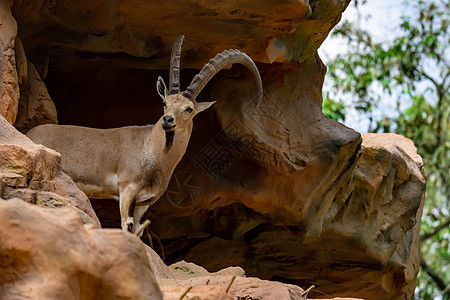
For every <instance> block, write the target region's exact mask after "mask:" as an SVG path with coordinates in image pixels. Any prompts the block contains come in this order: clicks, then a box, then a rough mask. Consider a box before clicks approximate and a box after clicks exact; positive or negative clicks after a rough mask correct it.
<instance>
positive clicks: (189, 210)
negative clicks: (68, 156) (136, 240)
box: [0, 0, 425, 299]
mask: <svg viewBox="0 0 450 300" xmlns="http://www.w3.org/2000/svg"><path fill="white" fill-rule="evenodd" d="M348 3H349V1H337V0H336V1H335V0H324V1H313V0H311V1H307V0H301V1H266V0H264V1H253V0H249V1H236V0H233V1H226V3H225V2H224V3H222V2H220V3H219V2H211V1H199V0H189V1H165V2H163V3H162V2H160V1H158V2H157V1H140V0H138V1H127V0H119V1H106V2H105V1H95V0H94V1H74V0H62V1H56V2H55V1H53V2H52V1H22V0H17V1H14V4H13V6H12V11H13V14H14V16H15V18H16V19H17V21H18V30H19V36H20V39H21V40H22V41H23V45H24V48H25V50H26V53H27V58H28V59H29V60H30V62H32V64H33V65H34V66H35V67H36V70H37V73H39V77H40V78H45V77H47V78H46V82H47V84H48V85H47V88H48V91H49V93H50V95H51V97H52V99H53V100H54V101H55V104H56V107H57V109H58V118H59V121H60V123H62V124H76V125H85V126H91V127H103V128H105V127H116V126H123V125H140V124H148V123H152V122H155V121H156V120H157V119H158V118H159V117H160V116H161V115H162V107H161V103H160V100H159V97H158V95H157V93H156V91H155V89H154V82H155V81H156V78H157V76H159V75H162V76H164V78H167V74H168V73H167V71H166V70H167V67H168V63H169V55H170V47H171V44H172V41H173V38H174V37H175V36H176V35H178V34H184V35H185V36H186V39H185V41H186V42H185V45H184V46H183V55H182V67H183V69H182V70H181V74H182V75H181V85H182V86H186V85H187V84H188V83H189V82H190V80H191V78H192V77H193V76H194V75H195V74H196V73H197V72H198V70H195V69H199V68H200V67H202V66H203V64H204V63H206V62H207V60H208V58H209V57H212V56H214V55H215V54H216V53H217V52H219V51H222V50H224V49H227V48H238V49H240V50H243V51H245V52H247V53H248V54H249V55H250V56H251V57H252V58H253V59H254V60H255V61H256V62H257V64H258V68H259V70H260V72H261V76H262V79H263V85H264V97H263V99H262V101H261V102H256V101H255V99H256V97H255V96H256V95H255V84H254V82H253V79H252V78H251V77H250V74H248V72H247V71H246V70H245V69H243V68H240V67H239V66H233V67H232V68H231V69H229V70H225V71H222V72H221V73H220V74H219V75H218V76H217V77H215V79H214V80H213V81H211V82H210V83H209V84H208V87H207V88H206V89H205V90H204V92H203V93H202V94H201V95H200V97H199V100H200V101H213V100H218V101H217V103H216V104H215V105H214V110H210V111H208V112H205V113H204V114H203V115H199V116H198V117H196V120H195V127H194V131H193V134H192V138H191V141H190V145H189V147H188V150H187V152H186V154H185V156H184V159H183V160H182V161H181V162H180V164H179V165H178V167H177V168H176V170H175V172H174V175H173V177H172V180H171V182H170V184H169V187H168V189H167V192H166V193H165V195H164V196H163V197H162V199H160V201H159V202H158V203H157V204H156V205H155V206H153V207H152V208H151V211H150V212H149V214H148V216H149V217H150V218H151V220H152V226H151V229H152V231H153V232H155V233H156V234H157V235H158V236H159V238H160V239H161V242H162V245H163V247H164V250H165V254H166V261H168V262H170V263H172V262H177V261H179V260H182V259H185V260H187V261H192V262H195V263H197V264H199V265H201V266H204V267H205V268H206V269H208V270H209V271H219V270H221V269H223V268H225V267H229V266H240V267H242V268H243V269H244V270H245V272H246V274H247V275H249V276H257V277H260V278H261V279H262V280H268V279H272V280H277V281H283V282H285V283H286V285H283V284H281V283H273V285H272V283H270V284H269V283H267V282H263V281H260V280H259V279H254V281H253V282H252V283H251V285H253V284H254V285H256V286H270V287H273V289H278V287H280V288H281V289H282V290H283V292H281V291H280V293H286V295H287V294H289V295H290V297H297V296H298V294H299V291H300V290H301V288H304V289H306V288H308V287H309V286H311V285H312V284H314V285H315V286H316V288H315V289H313V290H312V291H311V293H310V294H309V296H311V297H315V298H321V297H323V294H324V293H325V294H327V295H329V296H331V297H338V296H351V297H357V298H364V299H399V298H406V299H409V298H411V297H412V292H413V287H414V281H415V276H416V274H417V271H418V261H419V260H418V251H419V248H418V237H419V236H418V234H419V232H418V230H419V225H418V224H419V223H420V222H419V220H420V217H421V201H423V194H424V188H425V179H424V176H423V174H422V171H421V168H422V165H421V160H420V157H418V156H417V154H416V153H415V148H414V146H413V145H412V143H411V142H410V141H408V140H406V139H404V138H402V137H399V136H396V135H365V136H363V138H361V135H360V134H359V133H357V132H355V131H354V130H352V129H350V128H347V127H345V126H344V125H342V124H340V123H338V122H335V121H332V120H330V119H328V118H326V117H325V116H324V115H323V113H322V111H321V104H322V83H323V77H324V75H325V71H326V68H325V66H324V65H323V63H322V62H321V60H320V58H319V57H318V56H317V52H316V50H317V48H318V46H319V45H320V43H321V42H322V41H323V39H324V38H325V36H326V35H327V34H328V32H329V30H330V29H331V28H332V27H333V26H334V25H335V24H336V23H337V22H338V21H339V19H340V15H341V13H342V11H343V10H344V9H345V7H346V6H347V5H348ZM11 36H15V35H14V34H12V35H11ZM16 48H17V49H19V47H16ZM17 53H20V51H18V52H17ZM16 59H17V60H18V61H20V63H18V66H17V68H18V73H19V78H18V79H16V81H17V80H19V81H20V80H22V79H23V80H25V78H31V77H30V73H32V72H34V71H33V70H32V68H29V67H27V68H24V67H23V66H24V64H23V59H20V58H17V57H16ZM27 65H28V63H27ZM191 68H193V69H191ZM25 69H26V72H25V71H24V70H25ZM25 73H27V76H24V75H23V74H25ZM47 73H48V76H47ZM33 74H35V73H33ZM35 75H36V74H35ZM33 76H34V75H33ZM39 77H38V76H37V75H36V76H34V77H33V78H39ZM13 81H14V80H13ZM35 82H36V84H35V85H34V86H36V87H38V88H37V89H36V90H39V87H42V85H41V83H39V80H38V79H36V80H35ZM24 88H25V85H24V84H23V85H21V89H22V90H23V92H24V95H26V90H25V89H24ZM22 90H21V91H22ZM43 98H45V99H49V98H48V97H47V96H45V97H43ZM34 103H39V102H34ZM41 103H42V102H41ZM34 107H38V108H37V109H36V110H37V111H42V106H40V104H39V105H36V106H34ZM75 108H76V109H75ZM7 110H8V111H13V110H11V109H10V108H8V109H7ZM12 115H14V112H13V113H12ZM23 115H24V116H25V115H26V114H25V113H24V114H23ZM42 115H45V113H41V115H40V116H42ZM25 119H26V120H31V121H29V123H28V124H30V126H31V125H32V124H34V123H35V122H34V121H33V117H26V118H25ZM37 119H39V118H37ZM41 119H42V118H41ZM21 122H22V121H21ZM24 123H25V122H24ZM25 127H26V126H25ZM0 134H1V133H0ZM10 139H11V137H7V138H5V139H4V140H10ZM13 140H14V139H13ZM27 143H28V142H27ZM27 143H25V142H24V141H23V140H21V139H20V138H17V142H16V140H14V142H13V143H12V144H14V147H16V148H17V147H19V146H20V147H22V146H21V145H22V144H24V145H25V144H26V145H28V144H27ZM4 144H6V142H4ZM10 144H11V143H10ZM8 147H9V148H7V149H8V151H10V150H9V149H11V146H9V145H8ZM27 147H32V148H33V147H36V146H29V145H28V146H27ZM16 148H14V149H15V150H14V151H19V150H17V149H16ZM27 149H28V148H27ZM33 149H34V148H33ZM39 149H42V148H39ZM45 151H47V150H45ZM45 151H44V152H43V153H45V155H46V158H45V159H44V158H43V159H42V160H45V161H51V160H55V163H52V164H42V165H43V166H44V167H42V169H43V171H42V172H43V174H47V175H45V176H47V177H48V178H59V177H58V175H57V174H61V173H60V171H59V169H58V168H59V167H58V166H59V165H58V163H57V162H56V161H57V160H58V158H57V155H56V154H55V153H53V152H51V151H49V152H45ZM4 153H7V150H5V152H4ZM20 153H22V152H20ZM41 155H44V154H41ZM55 155H56V156H55ZM0 157H1V156H0ZM24 157H25V158H20V159H18V160H17V161H16V162H15V164H16V165H17V164H19V162H20V161H22V159H24V160H25V159H30V158H26V157H28V156H27V155H24ZM32 157H34V156H32ZM5 161H6V160H5ZM32 161H33V160H32ZM0 165H1V164H0ZM5 165H6V163H5ZM38 165H40V164H37V163H33V164H28V163H26V164H24V165H23V166H22V168H23V169H24V170H25V169H26V170H28V171H26V172H22V173H23V174H22V173H20V174H17V172H16V173H15V172H13V171H12V169H11V168H6V170H7V172H6V171H5V173H8V174H10V173H15V174H12V175H8V176H9V177H8V178H7V180H6V181H7V182H9V183H8V184H6V185H5V184H4V185H3V186H4V187H5V186H6V188H4V189H3V190H4V191H7V193H8V195H9V196H8V197H12V196H17V195H15V194H14V195H13V194H11V193H12V191H13V189H12V187H14V191H18V190H20V189H26V187H25V186H23V187H22V186H21V185H23V184H24V182H25V183H26V184H29V182H28V181H27V180H25V179H24V178H31V181H30V182H33V179H32V178H33V176H37V175H29V174H38V173H40V172H41V171H38V172H34V171H31V169H32V167H30V166H38ZM27 168H28V169H27ZM33 168H34V167H33ZM47 168H50V169H51V170H53V169H54V171H47ZM33 170H34V169H33ZM27 174H28V175H27ZM27 176H28V177H27ZM43 176H44V175H43ZM61 176H63V175H61ZM47 177H46V179H45V182H47V181H52V180H53V181H55V179H47ZM5 178H6V177H5ZM41 181H42V180H41ZM27 187H28V186H27ZM44 190H45V191H48V189H44ZM58 190H59V189H53V190H51V191H52V192H55V193H56V192H58ZM65 190H67V187H65ZM15 193H17V192H15ZM3 194H4V192H3ZM69 198H70V197H69ZM74 198H78V199H82V197H81V198H79V197H78V196H77V197H73V198H71V199H74ZM83 199H84V200H83V201H86V202H83V201H82V202H83V203H85V204H82V205H81V204H79V203H78V204H76V205H73V206H74V207H79V206H80V205H81V206H83V208H80V209H79V210H81V211H83V212H85V213H86V215H88V216H90V217H91V218H94V217H95V215H94V214H92V213H91V212H90V211H89V208H87V204H86V203H87V199H86V198H83ZM74 201H75V200H74ZM77 201H78V200H77ZM75 202H76V201H75ZM46 203H48V201H47V202H46ZM102 203H106V201H103V202H102ZM77 205H78V206H77ZM97 207H98V211H99V214H100V218H101V219H102V221H105V220H108V221H110V222H111V225H113V223H114V220H113V218H112V217H111V216H112V215H114V213H111V209H112V210H113V212H114V210H115V214H116V215H117V202H112V203H111V204H108V205H107V207H101V205H100V206H97ZM105 208H109V211H108V210H105ZM81 215H83V214H81ZM104 216H106V217H104ZM108 225H109V224H108ZM157 250H158V251H161V250H162V249H159V248H157ZM155 264H156V265H161V266H162V267H161V270H160V271H157V273H158V272H160V274H166V275H167V274H169V275H170V274H172V271H170V269H169V271H167V269H166V267H165V266H163V265H164V264H163V263H162V262H159V263H158V262H155ZM167 272H168V273H167ZM169 275H167V276H169ZM161 276H162V277H160V276H158V277H160V278H165V279H167V280H170V278H171V276H173V274H172V275H170V276H169V277H167V276H166V277H167V278H166V277H164V275H161ZM205 276H206V277H207V276H212V275H210V274H204V275H201V276H197V277H195V278H188V279H186V278H185V279H183V281H184V280H187V281H186V282H185V284H182V285H181V288H180V286H174V285H172V284H167V285H164V284H163V285H162V290H163V292H164V293H165V295H167V297H169V298H170V297H177V295H178V297H179V296H180V292H181V293H182V292H184V291H186V290H185V289H184V288H185V287H186V289H187V288H188V287H189V286H190V285H192V286H193V288H192V290H191V292H192V293H193V294H192V295H194V294H195V295H201V294H202V293H204V294H203V295H204V297H205V299H208V297H210V296H209V294H207V293H206V292H207V291H213V292H211V293H212V294H215V295H216V297H218V298H220V297H222V298H223V299H227V297H229V296H230V294H227V293H226V292H225V291H224V290H223V286H224V285H226V284H227V281H228V282H229V279H230V277H229V276H228V277H226V276H218V277H217V278H216V279H214V280H217V284H216V285H215V287H211V288H207V286H206V280H205V279H206V277H205ZM231 276H233V275H231ZM213 277H214V276H213ZM219 277H220V278H219ZM196 278H201V279H196ZM203 280H204V281H203ZM211 280H212V279H210V281H211ZM252 280H253V279H252ZM241 281H242V284H243V287H242V289H241V290H240V292H239V293H235V294H233V295H234V296H236V297H237V296H239V297H244V296H246V295H245V293H246V292H242V291H246V287H245V284H247V283H245V282H246V281H245V280H244V279H243V278H242V277H238V279H237V282H236V284H237V283H239V284H237V285H236V287H238V286H240V284H241ZM200 282H202V283H200ZM160 283H161V279H160ZM287 283H290V284H295V285H296V286H297V287H292V286H288V285H287ZM233 286H234V283H233V285H232V287H233ZM205 289H206V290H205ZM230 291H232V290H230ZM292 291H294V292H292ZM241 292H242V293H241ZM270 292H271V290H268V291H267V293H266V292H264V293H266V294H264V295H266V296H264V297H269V296H267V295H272V294H270ZM255 295H256V294H255ZM258 295H259V294H258ZM292 295H294V296H292ZM260 296H261V297H262V295H260ZM211 297H212V296H211ZM255 297H256V296H255ZM293 299H295V298H293Z"/></svg>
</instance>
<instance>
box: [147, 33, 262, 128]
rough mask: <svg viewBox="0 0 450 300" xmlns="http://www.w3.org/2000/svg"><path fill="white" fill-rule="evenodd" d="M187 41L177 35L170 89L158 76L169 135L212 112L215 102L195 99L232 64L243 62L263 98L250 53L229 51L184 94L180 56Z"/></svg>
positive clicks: (208, 64) (173, 48)
mask: <svg viewBox="0 0 450 300" xmlns="http://www.w3.org/2000/svg"><path fill="white" fill-rule="evenodd" d="M183 39H184V36H183V35H180V36H177V37H176V39H175V42H174V44H173V47H172V53H171V57H170V75H169V76H170V77H169V88H168V89H167V87H166V85H165V83H164V80H163V79H162V78H161V77H158V81H157V82H156V89H157V91H158V94H159V96H160V97H161V98H162V99H163V102H164V116H163V118H162V126H163V129H164V130H165V131H166V132H171V131H173V130H175V129H176V128H178V129H184V128H185V127H186V126H187V124H189V122H190V121H191V120H192V118H193V117H194V116H195V115H196V114H198V113H199V112H202V111H204V110H206V109H208V108H209V107H210V106H211V105H213V104H214V103H215V101H214V102H197V101H195V99H196V98H197V96H198V95H199V94H200V92H201V91H202V89H203V88H204V87H205V85H206V84H207V83H208V82H209V81H210V80H211V78H213V77H214V75H216V74H217V73H218V72H219V71H220V70H222V69H223V68H225V67H226V66H229V65H231V64H234V63H240V64H243V65H245V66H246V67H247V68H249V70H250V71H251V72H252V73H253V74H254V76H255V77H256V79H257V80H256V81H257V84H258V88H259V94H258V98H261V97H262V82H261V77H260V76H259V72H258V68H257V67H256V65H255V64H254V63H253V61H252V59H251V58H250V57H248V56H247V54H245V53H242V52H240V51H239V50H225V51H223V52H221V53H219V54H217V55H216V56H215V57H214V58H213V59H211V60H210V61H209V62H208V63H207V64H205V66H204V67H203V69H202V70H201V71H200V73H198V74H197V75H195V77H194V79H193V80H192V82H191V84H190V85H189V86H188V88H187V89H186V91H184V92H180V56H181V45H182V44H183Z"/></svg>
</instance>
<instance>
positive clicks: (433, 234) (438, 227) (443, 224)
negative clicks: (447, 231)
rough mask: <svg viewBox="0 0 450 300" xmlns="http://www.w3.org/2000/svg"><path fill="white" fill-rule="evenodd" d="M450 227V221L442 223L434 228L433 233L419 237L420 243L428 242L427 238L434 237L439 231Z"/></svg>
mask: <svg viewBox="0 0 450 300" xmlns="http://www.w3.org/2000/svg"><path fill="white" fill-rule="evenodd" d="M449 225H450V219H448V220H447V221H445V222H444V223H442V224H441V225H439V226H437V227H436V228H434V230H433V231H431V232H427V233H424V234H422V235H421V236H420V242H421V243H423V242H424V241H426V240H428V239H429V238H431V237H433V236H435V235H436V234H437V233H438V232H439V231H441V230H442V229H444V228H447V227H448V226H449Z"/></svg>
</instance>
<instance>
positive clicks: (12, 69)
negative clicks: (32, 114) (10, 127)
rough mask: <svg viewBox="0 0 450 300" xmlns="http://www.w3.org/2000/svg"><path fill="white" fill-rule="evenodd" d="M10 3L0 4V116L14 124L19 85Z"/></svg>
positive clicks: (14, 22) (14, 21)
mask: <svg viewBox="0 0 450 300" xmlns="http://www.w3.org/2000/svg"><path fill="white" fill-rule="evenodd" d="M10 2H11V1H1V2H0V50H1V54H0V115H2V116H3V117H5V119H6V120H7V121H8V122H9V123H11V124H14V121H15V120H16V115H17V107H18V104H19V85H18V76H17V69H16V56H15V50H14V46H15V39H16V34H17V24H16V20H14V18H13V16H12V14H11V11H10V9H9V5H10Z"/></svg>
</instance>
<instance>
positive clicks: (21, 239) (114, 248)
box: [0, 199, 162, 300]
mask: <svg viewBox="0 0 450 300" xmlns="http://www.w3.org/2000/svg"><path fill="white" fill-rule="evenodd" d="M0 220H2V226H0V265H1V266H2V267H1V268H0V298H1V299H5V300H10V299H19V298H20V299H61V300H66V299H67V300H69V299H86V300H87V299H143V300H158V299H162V295H161V291H160V289H159V287H158V283H157V281H156V278H155V275H154V274H153V272H152V271H151V267H150V265H149V264H148V260H147V256H146V253H145V249H144V247H143V246H142V243H141V242H140V240H139V239H138V238H137V237H136V236H134V235H132V234H129V233H126V232H123V231H121V230H118V229H110V230H103V229H95V228H93V227H92V226H91V225H83V223H82V221H81V219H80V217H79V216H78V215H77V214H76V213H74V212H73V211H72V210H70V209H60V210H54V209H49V208H41V207H38V206H35V205H30V204H28V203H26V202H24V201H22V200H20V199H11V200H8V201H5V200H3V199H0Z"/></svg>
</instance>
